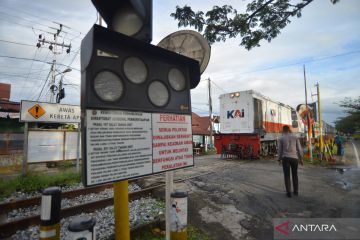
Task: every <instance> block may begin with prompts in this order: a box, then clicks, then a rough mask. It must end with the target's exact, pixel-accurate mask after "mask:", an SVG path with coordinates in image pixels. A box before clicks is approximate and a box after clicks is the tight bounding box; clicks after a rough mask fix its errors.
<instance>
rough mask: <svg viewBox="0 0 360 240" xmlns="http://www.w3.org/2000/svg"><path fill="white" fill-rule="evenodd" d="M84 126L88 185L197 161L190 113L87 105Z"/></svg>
mask: <svg viewBox="0 0 360 240" xmlns="http://www.w3.org/2000/svg"><path fill="white" fill-rule="evenodd" d="M85 126H86V128H85V135H86V144H84V147H85V151H86V154H85V156H86V158H85V161H84V163H85V164H84V167H85V174H86V183H85V185H96V184H102V183H106V182H113V181H118V180H124V179H129V178H136V177H141V176H145V175H150V174H154V173H158V172H163V171H169V170H174V169H179V168H184V167H189V166H193V165H194V159H193V150H192V134H191V116H190V115H189V116H188V115H176V114H159V113H143V112H129V111H120V110H89V109H87V110H86V125H85Z"/></svg>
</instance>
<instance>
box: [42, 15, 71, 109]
mask: <svg viewBox="0 0 360 240" xmlns="http://www.w3.org/2000/svg"><path fill="white" fill-rule="evenodd" d="M54 23H55V24H58V25H59V27H58V28H53V27H50V28H51V29H53V30H55V32H54V33H51V32H47V33H49V34H52V35H53V38H54V39H53V40H47V39H46V38H45V36H43V34H40V35H39V39H38V43H37V44H36V46H37V47H38V48H40V47H41V46H44V45H45V44H48V45H49V49H50V51H51V52H52V53H53V63H52V66H51V81H50V84H49V85H50V91H51V95H50V101H49V102H50V103H53V102H55V101H54V99H55V95H56V93H57V97H56V102H58V103H59V102H60V99H61V96H64V94H61V93H64V89H63V88H62V80H60V82H59V86H56V76H57V75H58V74H56V71H57V69H56V63H57V62H56V56H57V55H59V54H61V53H62V51H58V47H61V48H62V49H63V48H66V53H67V54H69V53H70V49H71V44H65V43H64V42H62V43H59V42H58V38H59V37H60V36H59V35H60V33H66V32H64V31H63V27H64V25H63V24H61V23H56V22H54ZM61 79H62V78H61Z"/></svg>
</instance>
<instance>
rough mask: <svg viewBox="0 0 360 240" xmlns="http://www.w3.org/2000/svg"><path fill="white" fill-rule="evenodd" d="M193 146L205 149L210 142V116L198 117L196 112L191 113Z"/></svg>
mask: <svg viewBox="0 0 360 240" xmlns="http://www.w3.org/2000/svg"><path fill="white" fill-rule="evenodd" d="M191 118H192V132H193V142H194V148H200V149H201V151H204V150H205V147H207V146H208V145H209V144H210V118H209V116H205V117H200V116H199V115H197V114H196V113H192V114H191Z"/></svg>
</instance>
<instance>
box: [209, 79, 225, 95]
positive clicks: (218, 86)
mask: <svg viewBox="0 0 360 240" xmlns="http://www.w3.org/2000/svg"><path fill="white" fill-rule="evenodd" d="M211 82H212V84H214V86H215V87H217V88H218V89H220V90H221V91H222V92H223V93H225V90H224V89H223V88H222V87H220V86H219V85H217V84H216V83H215V82H214V81H212V80H211Z"/></svg>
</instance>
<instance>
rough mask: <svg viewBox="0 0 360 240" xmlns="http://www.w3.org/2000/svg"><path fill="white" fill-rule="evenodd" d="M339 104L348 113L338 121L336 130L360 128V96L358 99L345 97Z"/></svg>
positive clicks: (354, 130) (351, 130) (345, 130)
mask: <svg viewBox="0 0 360 240" xmlns="http://www.w3.org/2000/svg"><path fill="white" fill-rule="evenodd" d="M339 105H340V107H342V108H344V111H345V112H346V113H347V114H348V115H347V116H345V117H343V118H340V119H338V120H337V121H336V123H335V124H336V126H335V128H336V130H337V131H340V132H344V133H355V132H356V131H357V130H360V96H359V97H358V98H357V99H352V98H345V99H344V100H343V101H341V102H340V103H339Z"/></svg>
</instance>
